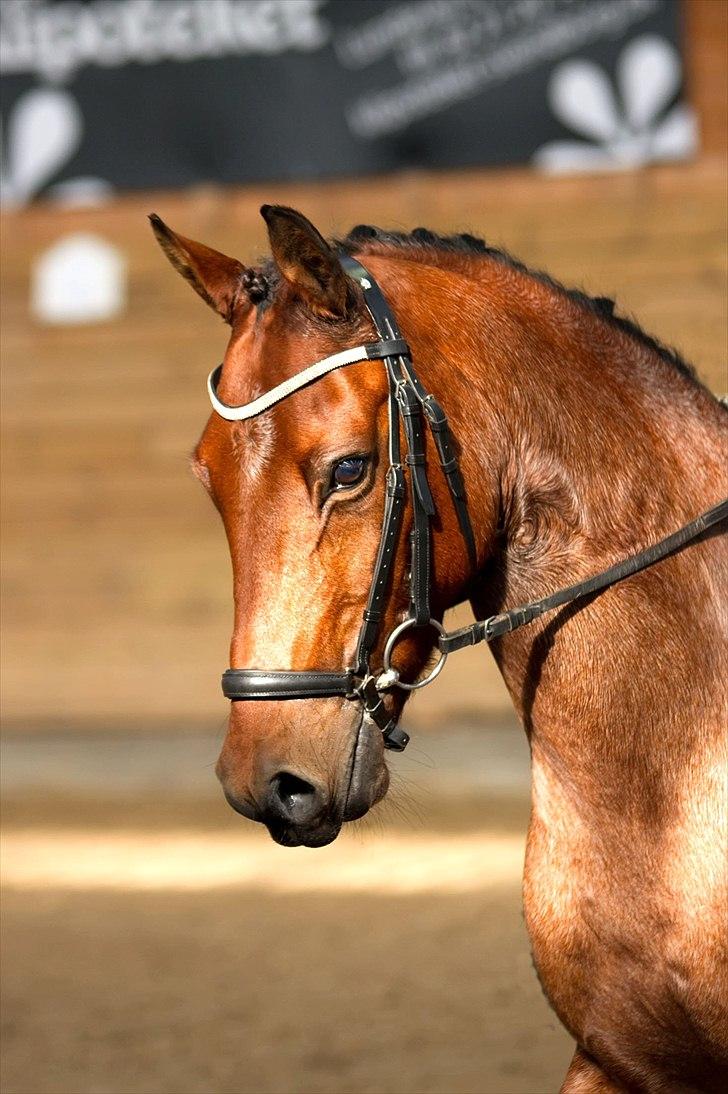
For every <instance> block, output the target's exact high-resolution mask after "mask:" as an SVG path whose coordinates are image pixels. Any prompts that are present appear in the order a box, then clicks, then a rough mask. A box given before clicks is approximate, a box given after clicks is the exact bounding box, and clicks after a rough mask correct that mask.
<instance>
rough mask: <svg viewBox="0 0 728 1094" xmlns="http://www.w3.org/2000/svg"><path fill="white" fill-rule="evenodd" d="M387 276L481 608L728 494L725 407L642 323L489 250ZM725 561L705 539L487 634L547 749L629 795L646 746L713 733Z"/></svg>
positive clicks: (629, 545)
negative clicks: (422, 384)
mask: <svg viewBox="0 0 728 1094" xmlns="http://www.w3.org/2000/svg"><path fill="white" fill-rule="evenodd" d="M393 287H394V288H395V290H396V295H395V296H394V299H397V300H398V301H399V304H400V306H401V308H402V317H403V321H404V319H405V317H406V316H407V315H410V316H411V317H412V318H413V320H414V322H413V324H412V326H413V331H412V334H411V335H410V337H411V340H412V342H413V348H414V352H415V363H416V365H417V367H418V369H420V368H421V371H422V373H423V376H424V379H425V380H426V382H427V383H428V384H429V385H430V387H431V389H432V390H434V392H435V395H436V396H437V397H438V398H441V399H442V401H443V403H444V405H445V408H446V410H447V412H448V414H449V415H450V419H451V422H452V424H453V427H454V432H455V434H456V436H457V437H458V439H459V441H460V443H461V447H462V449H463V458H462V464H463V469H464V473H465V478H466V482H467V488H468V500H469V505H470V508H471V511H472V513H473V515H474V518H475V523H476V526H477V527H478V529H479V532H480V534H481V535H482V536H484V537H485V538H486V539H487V541H488V543H489V546H490V552H489V561H488V562H487V563H486V565H485V567H484V569H483V571H482V573H481V575H480V577H479V579H478V581H477V583H476V587H475V592H474V593H473V595H472V603H473V608H474V611H475V614H476V617H477V618H483V617H484V616H486V615H487V614H490V613H491V612H492V611H495V610H500V609H501V608H503V607H507V606H514V605H515V604H517V603H522V602H524V601H528V600H533V599H536V598H538V597H541V596H544V595H546V594H547V593H549V592H553V591H554V590H556V589H558V588H560V587H562V586H565V585H568V584H571V583H572V582H575V581H578V580H580V579H582V578H584V577H587V576H589V575H591V574H593V573H597V572H599V571H600V570H602V569H605V568H606V567H607V566H609V565H611V564H612V563H614V562H616V561H618V560H619V559H621V558H623V557H626V556H627V555H630V554H633V553H636V552H637V551H639V550H641V549H642V548H644V547H646V546H648V545H649V544H651V543H653V542H656V541H657V540H659V539H661V538H662V537H664V536H666V535H668V534H669V533H670V532H672V531H674V530H676V529H677V528H678V527H680V526H681V525H682V524H684V523H686V522H687V521H689V520H690V519H692V518H693V517H695V516H697V515H698V514H699V513H701V512H702V511H704V510H705V509H707V508H708V507H709V506H710V505H712V504H714V503H715V502H716V501H718V500H720V497H721V496H722V494H723V493H725V475H724V472H723V470H722V468H723V462H722V461H724V460H725V452H726V422H728V416H727V415H725V412H724V410H723V409H722V408H721V407H720V406H719V404H718V403H717V402H716V400H714V399H713V397H712V396H711V395H710V394H709V393H708V392H707V391H706V390H705V389H703V388H702V387H700V385H698V384H696V383H695V382H694V381H693V380H692V379H690V378H689V377H688V376H686V375H684V374H682V373H681V371H680V369H679V368H677V367H676V366H675V364H674V363H672V362H670V361H668V360H665V359H664V358H663V356H662V355H661V354H660V353H659V352H658V351H657V350H656V349H655V348H654V347H652V346H651V345H650V344H649V343H648V342H647V341H646V340H645V341H643V340H642V339H640V338H637V337H636V336H634V335H632V334H629V333H627V332H624V331H622V330H620V329H619V327H618V326H617V325H616V324H614V323H612V322H610V321H609V320H608V319H605V318H602V317H600V316H599V315H598V314H596V313H595V312H593V311H591V310H590V309H589V308H588V307H587V306H586V305H585V304H584V303H583V302H579V301H578V300H574V299H572V298H570V297H569V296H567V295H566V294H564V293H562V292H559V291H558V290H556V289H555V288H554V287H552V286H549V285H547V284H543V283H541V282H539V281H538V280H536V279H534V278H533V277H530V276H529V275H527V274H525V273H522V272H519V271H517V270H512V269H510V268H505V269H504V268H503V266H502V265H501V264H500V263H495V262H493V261H492V260H491V261H489V260H483V259H480V260H478V261H477V262H474V263H473V264H472V265H471V266H470V267H469V268H468V269H467V270H466V271H465V273H462V274H458V273H456V272H453V270H452V269H451V270H447V271H443V270H437V271H433V270H432V269H431V268H429V267H425V268H423V269H415V268H414V266H412V267H410V268H409V270H408V271H407V272H406V273H405V272H403V271H402V270H401V269H400V272H399V277H398V279H397V277H395V285H394V286H393ZM425 309H426V311H427V313H428V314H426V311H425ZM433 315H434V316H436V322H435V323H434V324H433V321H432V318H431V316H433ZM418 318H419V319H420V320H421V327H420V325H419V324H418V322H417V320H418ZM417 329H422V330H423V331H425V332H426V334H425V336H424V337H423V338H422V339H421V341H420V340H418V339H417V336H416V334H415V331H416V330H417ZM443 359H444V360H445V361H447V362H448V367H447V369H444V368H443ZM443 373H445V377H446V378H445V382H443ZM473 392H475V393H476V397H475V398H473ZM721 564H723V565H724V564H725V552H724V551H723V552H721V551H720V546H719V540H718V539H717V538H710V539H709V540H707V541H706V542H704V543H703V544H701V545H700V546H697V545H695V546H692V547H689V548H687V549H685V550H684V551H683V552H681V553H680V554H679V555H677V556H675V557H673V558H671V559H669V560H667V561H665V562H662V563H660V564H659V565H658V566H657V567H655V568H654V569H651V570H648V571H646V572H645V573H643V574H641V575H638V576H636V577H633V578H631V579H630V580H629V581H628V582H625V583H624V584H623V585H620V586H617V587H614V588H613V589H611V590H608V591H607V592H605V593H604V594H602V595H601V596H598V597H596V598H595V599H593V600H592V601H591V602H589V603H587V604H584V605H580V606H576V607H572V608H566V609H563V610H562V611H561V612H559V613H556V614H555V616H552V617H549V618H546V619H544V620H542V621H540V622H538V623H535V624H533V625H532V626H530V627H526V628H524V629H523V630H521V631H518V632H515V633H513V634H511V635H509V636H508V637H507V638H505V639H501V640H500V641H499V642H497V643H494V644H493V647H492V649H493V653H494V655H495V658H496V661H497V662H498V665H499V667H500V670H501V672H502V675H503V677H504V679H505V682H506V684H507V686H508V688H509V691H510V693H511V696H512V698H513V701H514V705H515V707H516V709H517V711H518V713H519V715H520V716H521V718H522V720H523V722H524V725H525V727H526V729H527V732H528V733H529V735H530V737H531V744H532V749H533V750H534V753H537V752H539V751H541V752H542V753H543V754H548V755H549V756H551V757H552V762H554V763H558V764H559V765H562V764H566V765H567V767H568V768H569V770H570V772H571V773H572V774H574V773H575V772H577V771H579V770H582V771H583V772H585V773H588V774H589V776H590V777H591V781H592V785H593V786H594V787H595V793H597V794H599V793H603V792H604V787H605V785H607V784H611V785H613V786H614V788H615V793H617V796H618V797H619V796H620V794H621V791H620V789H619V785H618V780H620V779H621V780H622V785H624V772H625V767H629V766H630V765H632V766H633V767H634V765H637V768H639V766H640V765H644V764H645V762H646V760H645V755H646V753H651V755H650V761H649V763H648V764H647V766H650V764H651V763H652V761H653V760H654V762H655V763H656V764H657V766H658V767H660V766H664V762H663V761H664V758H665V756H667V757H669V759H670V762H672V761H673V760H674V757H675V754H676V752H675V747H674V745H675V741H676V740H677V739H678V738H679V739H680V742H681V747H686V748H687V747H688V746H689V739H690V736H691V733H693V732H698V733H699V732H707V731H706V730H705V727H704V726H703V729H702V730H701V729H700V727H698V726H697V722H701V724H702V722H704V721H705V719H706V718H707V720H708V721H709V722H710V721H711V719H714V718H715V714H716V711H715V709H710V708H711V704H712V707H713V708H714V707H715V704H716V703H717V702H718V701H719V699H718V698H717V697H716V691H717V689H716V685H715V672H716V665H715V663H714V658H715V656H716V655H715V654H714V653H713V651H714V650H718V649H720V648H721V642H722V638H721V637H720V636H719V635H720V631H721V629H722V626H723V621H722V620H721V618H720V614H719V609H718V603H719V598H718V597H717V596H716V580H717V578H716V570H719V569H720V566H721ZM718 690H719V689H718ZM712 697H716V698H712ZM700 704H702V706H701V709H700V711H698V710H697V706H699V705H700ZM615 726H616V727H619V732H618V733H615V730H614V727H615ZM660 756H661V757H662V758H660ZM556 757H558V760H556V759H555V758H556ZM595 776H596V778H595ZM615 779H616V780H617V782H616V783H615Z"/></svg>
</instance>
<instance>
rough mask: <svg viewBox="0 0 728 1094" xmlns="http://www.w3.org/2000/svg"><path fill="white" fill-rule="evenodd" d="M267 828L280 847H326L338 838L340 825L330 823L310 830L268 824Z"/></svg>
mask: <svg viewBox="0 0 728 1094" xmlns="http://www.w3.org/2000/svg"><path fill="white" fill-rule="evenodd" d="M267 828H268V831H269V832H270V835H271V838H272V839H274V840H275V842H276V843H279V844H280V845H281V847H326V846H327V845H328V844H329V843H333V842H334V840H335V839H336V837H337V836H338V834H339V832H340V831H341V824H340V823H335V822H333V821H331V822H327V823H324V824H318V825H316V827H315V828H310V829H307V828H298V827H296V826H295V825H278V824H268V825H267Z"/></svg>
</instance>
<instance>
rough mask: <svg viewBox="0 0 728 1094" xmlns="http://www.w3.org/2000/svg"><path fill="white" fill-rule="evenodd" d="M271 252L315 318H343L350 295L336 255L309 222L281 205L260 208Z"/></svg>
mask: <svg viewBox="0 0 728 1094" xmlns="http://www.w3.org/2000/svg"><path fill="white" fill-rule="evenodd" d="M260 212H261V216H262V217H263V219H264V220H265V222H266V224H267V225H268V236H269V238H270V246H271V251H272V253H273V258H274V259H275V263H276V266H277V267H278V269H279V270H280V271H281V273H282V274H283V276H284V277H285V279H286V281H288V283H289V284H290V285H292V286H293V288H294V289H295V290H296V291H297V292H298V293H299V295H300V296H302V297H303V298H304V299H305V301H306V302H307V304H308V305H309V307H310V308H311V309H312V310H313V311H315V312H316V313H317V314H319V315H324V316H327V317H328V318H331V319H340V318H343V317H344V316H345V315H346V314H347V312H349V311H350V310H351V308H352V305H353V302H354V295H353V292H352V286H351V282H350V280H349V278H348V277H347V276H346V274H345V273H344V271H343V269H342V266H341V263H340V262H339V260H338V258H337V257H336V254H335V253H334V251H333V250H332V249H331V247H330V246H329V245H328V243H327V242H326V240H325V239H324V238H323V236H322V235H321V233H320V232H319V231H317V230H316V228H314V226H313V224H312V223H311V221H310V220H307V219H306V217H305V216H303V214H302V213H298V212H296V210H295V209H289V208H288V207H287V206H285V205H263V206H262V208H261V210H260Z"/></svg>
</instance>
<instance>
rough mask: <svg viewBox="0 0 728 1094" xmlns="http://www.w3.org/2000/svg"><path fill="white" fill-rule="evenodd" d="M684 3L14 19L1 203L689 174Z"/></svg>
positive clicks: (95, 6)
mask: <svg viewBox="0 0 728 1094" xmlns="http://www.w3.org/2000/svg"><path fill="white" fill-rule="evenodd" d="M678 15H679V11H678V5H677V0H408V2H401V0H90V2H88V3H80V2H78V0H56V2H50V0H2V3H1V4H0V64H1V66H2V67H1V71H2V78H1V82H0V90H1V92H2V103H1V105H2V122H3V168H2V193H3V199H4V201H5V202H6V203H8V204H11V205H12V204H22V203H23V202H25V201H28V200H31V199H32V198H33V197H35V196H37V195H44V196H55V197H57V198H59V199H65V200H69V201H83V200H93V199H94V198H100V197H103V196H104V195H105V194H107V193H109V192H111V191H113V190H117V189H126V188H136V187H145V188H153V187H173V186H183V185H186V184H189V183H195V182H199V181H204V180H215V181H221V182H226V183H239V182H245V181H251V180H270V179H313V178H321V177H326V176H332V175H362V174H369V173H374V172H383V171H391V170H393V169H396V168H403V167H404V168H406V167H414V166H417V167H421V166H426V167H434V166H456V165H475V164H504V163H513V162H516V163H526V162H535V163H536V164H538V165H540V166H542V167H543V168H545V169H549V170H554V171H563V170H590V169H604V168H610V167H619V166H625V165H627V166H629V165H634V164H640V163H644V162H648V161H650V160H655V159H672V158H679V157H682V156H687V155H690V154H691V153H692V151H693V150H694V148H695V143H696V135H695V125H694V119H693V116H692V113H691V112H690V110H689V109H688V108H687V107H686V106H685V105H684V103H682V101H681V94H682V66H681V61H680V55H679V50H678Z"/></svg>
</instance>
